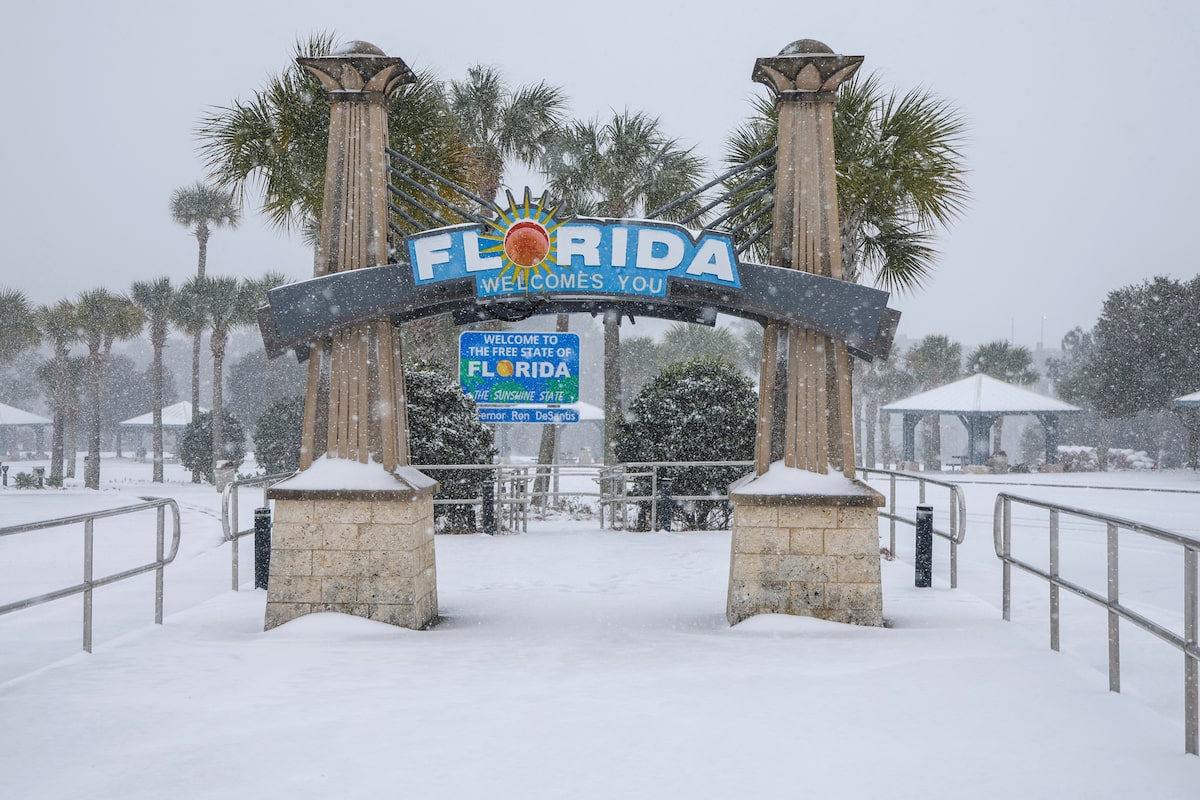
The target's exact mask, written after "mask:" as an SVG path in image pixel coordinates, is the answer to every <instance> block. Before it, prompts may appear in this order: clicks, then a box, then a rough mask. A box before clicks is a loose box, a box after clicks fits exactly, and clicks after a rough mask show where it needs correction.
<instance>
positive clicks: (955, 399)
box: [879, 373, 1082, 415]
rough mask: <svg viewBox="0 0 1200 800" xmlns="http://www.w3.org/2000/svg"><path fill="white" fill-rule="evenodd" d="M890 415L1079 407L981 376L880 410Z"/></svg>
mask: <svg viewBox="0 0 1200 800" xmlns="http://www.w3.org/2000/svg"><path fill="white" fill-rule="evenodd" d="M879 410H880V411H884V412H887V413H893V414H898V413H910V414H912V413H918V414H987V415H998V414H1045V413H1057V414H1071V413H1075V412H1077V411H1081V410H1082V409H1080V408H1079V407H1077V406H1073V405H1071V404H1070V403H1064V402H1062V401H1061V400H1055V399H1054V398H1053V397H1046V396H1045V395H1042V394H1038V393H1037V392H1031V391H1029V390H1028V389H1024V388H1022V387H1020V386H1014V385H1012V384H1011V383H1005V382H1004V381H1001V380H997V379H995V378H993V377H991V376H989V375H984V374H982V373H980V374H978V375H972V376H970V377H969V378H963V379H962V380H959V381H955V382H954V383H948V384H946V385H945V386H939V387H938V388H936V389H930V390H929V391H927V392H921V393H920V394H914V395H913V396H912V397H906V398H905V399H903V400H897V401H896V402H895V403H888V404H887V405H886V406H883V407H882V408H880V409H879Z"/></svg>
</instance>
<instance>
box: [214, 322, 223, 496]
mask: <svg viewBox="0 0 1200 800" xmlns="http://www.w3.org/2000/svg"><path fill="white" fill-rule="evenodd" d="M211 347H212V356H213V389H212V398H213V401H212V474H213V480H214V481H215V480H216V477H217V467H218V466H220V464H221V461H222V460H223V458H222V456H223V455H224V453H225V447H224V443H225V431H224V427H225V426H224V425H223V424H222V423H223V422H224V420H223V419H222V417H223V412H222V410H221V406H222V403H223V401H224V398H223V397H222V394H223V392H222V390H221V383H222V381H221V370H222V369H223V368H224V365H225V337H224V336H218V335H217V334H216V333H215V332H214V333H213V338H212V342H211Z"/></svg>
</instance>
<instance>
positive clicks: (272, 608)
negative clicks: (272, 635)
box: [263, 602, 312, 631]
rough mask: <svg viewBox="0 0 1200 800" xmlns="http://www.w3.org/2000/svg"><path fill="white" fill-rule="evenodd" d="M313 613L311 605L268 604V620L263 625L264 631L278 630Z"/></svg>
mask: <svg viewBox="0 0 1200 800" xmlns="http://www.w3.org/2000/svg"><path fill="white" fill-rule="evenodd" d="M311 613H312V604H311V603H270V602H268V603H267V614H266V620H265V622H264V623H263V630H264V631H269V630H271V629H272V628H278V627H279V626H280V625H282V624H283V623H285V622H291V621H292V620H294V619H296V618H297V617H303V616H304V615H305V614H311Z"/></svg>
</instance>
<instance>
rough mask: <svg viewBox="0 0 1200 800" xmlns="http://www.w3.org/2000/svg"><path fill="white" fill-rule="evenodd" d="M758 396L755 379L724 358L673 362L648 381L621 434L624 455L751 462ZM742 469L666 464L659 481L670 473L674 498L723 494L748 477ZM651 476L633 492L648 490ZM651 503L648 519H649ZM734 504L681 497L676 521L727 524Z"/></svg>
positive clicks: (701, 526) (691, 526)
mask: <svg viewBox="0 0 1200 800" xmlns="http://www.w3.org/2000/svg"><path fill="white" fill-rule="evenodd" d="M757 408H758V398H757V395H756V394H755V393H754V384H753V383H751V382H750V380H749V379H748V378H746V377H745V376H744V375H742V374H741V373H740V372H739V371H738V369H737V368H736V367H734V366H733V365H732V364H729V363H728V362H726V361H722V360H720V359H697V360H694V361H684V362H681V363H677V364H672V365H670V366H669V367H667V368H666V369H665V370H663V371H662V372H660V373H659V374H658V375H657V376H656V377H655V378H652V379H651V380H650V382H649V383H647V384H646V385H645V386H644V387H643V388H642V390H641V391H640V392H638V395H637V397H636V398H634V400H633V403H632V404H630V409H629V410H630V413H631V417H630V419H628V420H622V421H621V423H620V426H619V430H618V433H617V447H616V453H617V458H618V459H620V460H621V461H748V460H750V459H752V458H754V434H755V416H756V412H757ZM746 472H747V470H746V469H745V468H743V467H667V468H663V469H661V470H659V479H660V480H662V479H663V478H670V479H672V484H673V485H672V488H671V491H672V494H673V495H674V496H686V495H693V496H694V495H709V494H722V495H723V494H725V490H726V488H727V487H728V486H729V484H730V483H732V482H733V481H735V480H737V479H738V478H740V477H741V476H742V475H744V474H745V473H746ZM650 489H651V486H650V479H649V478H639V479H638V480H637V483H636V485H635V491H636V492H637V494H639V495H648V494H650ZM648 510H649V509H648V506H647V508H645V509H643V512H644V513H643V514H642V517H643V524H648V519H649V518H648V514H647V513H645V512H648ZM731 514H732V508H731V506H730V504H729V503H728V501H725V500H690V501H682V502H676V503H675V519H676V520H677V521H679V522H681V523H682V525H683V527H684V528H685V529H687V530H708V529H723V528H726V527H728V525H729V522H730V517H731Z"/></svg>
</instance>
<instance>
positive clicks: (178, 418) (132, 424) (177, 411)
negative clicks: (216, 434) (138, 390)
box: [121, 400, 208, 452]
mask: <svg viewBox="0 0 1200 800" xmlns="http://www.w3.org/2000/svg"><path fill="white" fill-rule="evenodd" d="M207 411H208V409H207V408H203V407H202V408H200V412H201V413H204V412H207ZM191 421H192V404H191V403H189V402H188V401H186V400H181V401H179V402H178V403H175V404H174V405H169V406H163V410H162V424H163V431H169V432H171V433H172V434H174V436H175V448H174V449H175V451H176V452H178V451H179V436H180V435H181V434H182V433H183V429H184V428H186V427H187V426H188V425H189V424H190V423H191ZM121 429H122V430H128V431H130V432H132V433H136V434H137V436H138V449H144V443H143V441H142V440H143V438H144V437H145V435H146V434H147V433H149V432H151V431H153V430H154V412H153V411H147V412H146V413H145V414H142V415H141V416H137V417H132V418H131V419H127V420H125V421H123V422H122V423H121Z"/></svg>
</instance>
